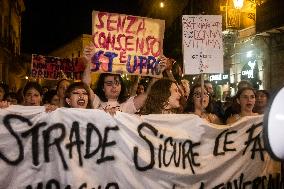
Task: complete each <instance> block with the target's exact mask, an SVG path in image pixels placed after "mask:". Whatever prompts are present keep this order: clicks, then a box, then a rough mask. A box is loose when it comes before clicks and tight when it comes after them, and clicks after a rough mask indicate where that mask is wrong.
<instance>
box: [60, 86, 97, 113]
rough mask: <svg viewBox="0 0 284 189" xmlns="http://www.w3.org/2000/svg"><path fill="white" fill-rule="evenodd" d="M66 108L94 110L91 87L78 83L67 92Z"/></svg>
mask: <svg viewBox="0 0 284 189" xmlns="http://www.w3.org/2000/svg"><path fill="white" fill-rule="evenodd" d="M64 106H65V107H68V108H83V109H90V108H92V104H91V97H90V90H89V86H88V85H86V84H85V83H83V82H76V83H73V84H71V85H69V87H68V88H67V89H66V91H65V104H64Z"/></svg>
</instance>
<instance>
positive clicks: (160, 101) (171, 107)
mask: <svg viewBox="0 0 284 189" xmlns="http://www.w3.org/2000/svg"><path fill="white" fill-rule="evenodd" d="M180 100H181V94H180V92H179V89H178V86H177V84H176V83H175V82H174V81H172V80H170V79H160V80H158V81H156V82H155V83H154V84H153V86H152V88H151V90H150V92H149V94H148V97H147V99H146V102H145V105H144V107H143V109H142V110H141V114H143V115H146V114H174V113H179V108H180V106H181V105H180Z"/></svg>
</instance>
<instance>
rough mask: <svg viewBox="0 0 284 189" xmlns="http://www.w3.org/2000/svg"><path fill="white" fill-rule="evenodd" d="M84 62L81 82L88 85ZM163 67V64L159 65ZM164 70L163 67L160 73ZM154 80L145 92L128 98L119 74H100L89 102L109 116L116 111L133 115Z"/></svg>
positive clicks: (140, 105)
mask: <svg viewBox="0 0 284 189" xmlns="http://www.w3.org/2000/svg"><path fill="white" fill-rule="evenodd" d="M84 62H85V70H84V74H83V79H82V80H83V81H84V82H85V83H87V84H88V85H90V84H91V69H90V64H89V63H88V61H87V59H85V60H84ZM160 64H161V65H164V63H160ZM164 69H166V67H165V66H163V67H162V68H161V71H164ZM155 80H156V79H154V78H153V79H152V81H151V82H150V84H149V86H148V88H147V90H146V92H144V93H142V94H139V95H137V96H133V97H130V98H129V97H128V95H127V89H126V86H125V85H124V83H123V80H122V78H121V76H120V75H119V74H113V73H102V74H101V75H100V77H99V79H98V82H97V88H96V89H95V93H93V92H92V90H91V98H92V99H91V100H92V105H93V108H95V109H101V110H105V111H106V112H108V113H110V114H112V115H113V114H115V112H116V111H121V112H125V113H130V114H134V113H136V112H138V111H139V110H140V109H141V108H142V106H143V105H144V103H145V100H146V98H147V95H148V92H149V90H150V88H151V85H152V84H153V83H154V81H155Z"/></svg>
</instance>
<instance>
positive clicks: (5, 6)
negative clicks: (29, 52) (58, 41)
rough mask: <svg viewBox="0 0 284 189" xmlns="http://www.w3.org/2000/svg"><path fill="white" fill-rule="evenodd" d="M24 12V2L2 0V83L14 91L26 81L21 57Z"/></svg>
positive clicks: (0, 39) (0, 38)
mask: <svg viewBox="0 0 284 189" xmlns="http://www.w3.org/2000/svg"><path fill="white" fill-rule="evenodd" d="M24 10H25V5H24V1H23V0H0V81H1V82H4V83H6V84H8V85H9V86H10V89H12V90H13V89H14V90H16V89H17V88H18V87H19V86H20V85H21V82H24V80H25V73H26V71H25V67H24V66H23V65H22V63H21V62H22V58H21V56H20V55H21V23H22V21H21V17H22V13H23V12H24ZM15 68H16V69H15Z"/></svg>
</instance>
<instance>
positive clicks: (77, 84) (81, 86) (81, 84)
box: [64, 82, 92, 109]
mask: <svg viewBox="0 0 284 189" xmlns="http://www.w3.org/2000/svg"><path fill="white" fill-rule="evenodd" d="M75 89H85V90H86V92H87V94H88V104H87V107H86V108H87V109H91V108H92V103H91V95H90V88H89V86H88V85H87V84H86V83H84V82H75V83H72V84H71V85H69V87H68V88H67V89H66V92H65V97H64V107H67V108H71V106H70V105H69V104H68V103H67V102H66V100H65V99H66V98H70V97H71V93H72V91H74V90H75Z"/></svg>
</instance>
